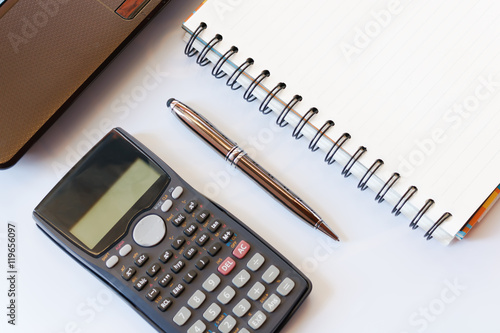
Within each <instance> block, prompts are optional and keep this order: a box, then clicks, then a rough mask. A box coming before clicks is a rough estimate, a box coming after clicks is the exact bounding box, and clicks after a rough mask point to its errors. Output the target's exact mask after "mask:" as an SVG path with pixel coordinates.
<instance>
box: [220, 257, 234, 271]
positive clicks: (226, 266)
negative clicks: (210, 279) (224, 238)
mask: <svg viewBox="0 0 500 333" xmlns="http://www.w3.org/2000/svg"><path fill="white" fill-rule="evenodd" d="M234 266H236V262H235V261H234V260H233V259H232V258H230V257H227V258H226V260H224V261H223V262H222V264H220V265H219V268H218V270H219V273H221V274H222V275H228V274H229V273H231V271H232V270H233V268H234Z"/></svg>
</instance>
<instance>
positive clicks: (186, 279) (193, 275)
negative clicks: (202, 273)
mask: <svg viewBox="0 0 500 333" xmlns="http://www.w3.org/2000/svg"><path fill="white" fill-rule="evenodd" d="M197 275H198V273H196V271H189V272H188V273H187V274H186V275H184V277H183V278H182V279H183V280H184V282H186V283H187V284H189V283H191V282H193V280H194V279H195V278H196V276H197Z"/></svg>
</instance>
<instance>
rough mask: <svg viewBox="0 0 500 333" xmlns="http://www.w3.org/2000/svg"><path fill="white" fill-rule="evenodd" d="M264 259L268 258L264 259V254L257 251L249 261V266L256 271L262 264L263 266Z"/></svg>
mask: <svg viewBox="0 0 500 333" xmlns="http://www.w3.org/2000/svg"><path fill="white" fill-rule="evenodd" d="M264 261H266V259H264V257H263V256H262V254H260V253H256V254H254V255H253V257H252V259H250V261H249V262H248V263H247V267H248V269H250V270H251V271H253V272H255V271H256V270H258V269H259V268H260V266H262V264H264Z"/></svg>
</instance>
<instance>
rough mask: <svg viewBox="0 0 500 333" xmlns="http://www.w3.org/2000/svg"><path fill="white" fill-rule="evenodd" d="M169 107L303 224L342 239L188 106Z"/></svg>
mask: <svg viewBox="0 0 500 333" xmlns="http://www.w3.org/2000/svg"><path fill="white" fill-rule="evenodd" d="M167 106H168V107H169V108H170V109H171V110H172V113H173V114H175V115H176V116H177V117H178V118H179V119H180V120H181V121H182V122H183V123H184V124H185V125H186V126H187V127H189V128H190V129H191V130H192V131H194V132H195V133H196V134H198V135H199V136H200V137H201V138H202V139H203V140H204V141H205V142H206V143H208V144H209V145H210V146H212V148H214V149H215V150H216V151H218V152H219V153H220V154H221V155H222V156H224V157H225V159H226V161H228V162H229V163H231V165H233V166H235V167H237V168H239V169H240V170H241V171H243V173H245V174H246V175H247V176H249V177H250V178H251V179H253V180H254V181H255V182H256V183H257V184H259V185H260V186H262V188H264V189H265V190H266V191H267V192H268V193H269V194H271V195H272V196H273V197H274V198H275V199H277V200H278V201H279V202H281V203H282V204H283V205H285V206H286V207H287V208H288V209H289V210H291V211H292V212H293V213H295V214H296V215H298V216H299V217H300V218H302V220H304V221H305V222H306V223H308V224H309V225H311V226H312V227H313V228H315V229H319V230H320V231H321V232H323V233H325V234H326V235H328V236H329V237H331V238H333V239H334V240H336V241H339V238H338V237H337V235H335V233H333V231H332V230H331V229H330V227H329V226H328V225H327V224H326V223H325V222H323V220H322V219H321V217H319V216H318V214H316V213H315V212H314V211H313V210H312V209H311V208H309V206H307V205H306V204H305V203H304V202H303V201H302V200H301V199H300V198H299V197H297V196H296V195H295V194H293V193H292V191H290V190H289V189H288V188H286V187H285V186H284V185H283V184H281V183H280V182H279V181H278V180H277V179H276V178H274V177H273V176H272V175H271V174H269V173H268V172H267V171H266V170H264V169H263V168H262V167H261V166H260V165H258V164H257V163H256V162H255V161H254V160H252V159H251V158H250V157H249V156H248V155H247V154H246V153H245V152H244V151H243V150H242V149H241V148H240V147H238V146H237V145H236V143H234V142H232V141H231V140H229V139H228V138H227V137H226V136H225V135H224V134H222V133H221V132H219V131H218V130H217V129H216V128H215V127H214V126H213V125H212V124H211V123H210V122H209V121H208V120H207V119H205V118H204V117H203V116H201V115H200V114H198V113H196V112H195V111H194V110H193V109H191V108H190V107H188V106H187V105H185V104H182V103H181V102H179V101H177V100H175V99H174V98H171V99H169V100H168V102H167Z"/></svg>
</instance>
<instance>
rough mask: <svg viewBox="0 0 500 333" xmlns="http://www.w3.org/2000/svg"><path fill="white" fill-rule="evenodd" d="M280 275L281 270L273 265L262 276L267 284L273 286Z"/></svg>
mask: <svg viewBox="0 0 500 333" xmlns="http://www.w3.org/2000/svg"><path fill="white" fill-rule="evenodd" d="M279 274H280V270H279V269H278V267H276V266H274V265H271V266H270V267H269V268H268V269H267V271H265V272H264V274H263V275H262V280H264V281H265V282H266V283H267V284H271V283H273V282H274V280H276V278H277V277H278V275H279Z"/></svg>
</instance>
